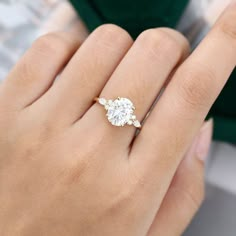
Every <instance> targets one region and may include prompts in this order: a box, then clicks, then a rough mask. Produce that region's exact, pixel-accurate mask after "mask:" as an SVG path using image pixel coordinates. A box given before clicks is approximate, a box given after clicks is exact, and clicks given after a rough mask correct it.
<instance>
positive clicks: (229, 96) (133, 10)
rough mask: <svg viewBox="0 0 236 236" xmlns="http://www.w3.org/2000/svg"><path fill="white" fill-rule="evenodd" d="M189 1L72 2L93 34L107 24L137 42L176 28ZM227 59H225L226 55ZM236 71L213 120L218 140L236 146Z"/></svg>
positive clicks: (214, 109) (215, 110) (74, 0)
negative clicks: (162, 28) (146, 34)
mask: <svg viewBox="0 0 236 236" xmlns="http://www.w3.org/2000/svg"><path fill="white" fill-rule="evenodd" d="M188 1H189V0H146V1H144V0H116V1H112V0H91V1H87V0H71V2H72V4H73V6H74V7H75V9H76V10H77V11H78V12H79V15H80V17H81V18H82V19H83V21H84V22H85V23H86V25H87V27H88V29H89V30H90V31H92V30H93V29H95V28H96V27H97V26H99V25H101V24H104V23H114V24H117V25H119V26H121V27H123V28H124V29H126V30H127V31H128V32H129V33H130V34H131V35H132V36H133V38H136V37H137V36H138V35H139V34H140V33H141V32H142V31H143V30H145V29H148V28H153V27H160V26H165V27H171V28H175V27H176V25H177V23H178V20H179V19H180V17H181V15H182V13H183V11H184V9H185V7H186V5H187V4H188ZM222 56H223V55H222ZM235 93H236V71H234V73H233V74H232V76H231V77H230V79H229V80H228V82H227V84H226V86H225V88H224V89H223V91H222V92H221V94H220V96H219V98H218V99H217V101H216V102H215V104H214V105H213V107H212V109H211V111H210V113H209V115H208V116H209V117H211V116H213V117H214V122H215V129H214V139H215V140H223V141H227V142H232V143H236V104H235V103H236V94H235Z"/></svg>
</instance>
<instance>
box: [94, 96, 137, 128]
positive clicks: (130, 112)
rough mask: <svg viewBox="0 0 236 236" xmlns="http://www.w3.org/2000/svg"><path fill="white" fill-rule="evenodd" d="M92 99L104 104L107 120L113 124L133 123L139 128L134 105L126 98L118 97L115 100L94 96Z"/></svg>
mask: <svg viewBox="0 0 236 236" xmlns="http://www.w3.org/2000/svg"><path fill="white" fill-rule="evenodd" d="M94 101H96V102H98V103H99V104H100V105H102V106H104V108H105V110H106V111H107V114H106V116H107V118H108V121H109V122H110V123H111V124H112V125H114V126H124V125H126V124H127V125H133V126H135V127H136V128H138V129H140V128H141V124H140V122H139V121H138V120H137V119H136V116H135V115H134V110H135V107H134V105H133V103H132V102H131V101H130V100H129V99H128V98H121V97H118V98H117V99H115V100H111V99H109V100H107V99H105V98H98V97H96V98H95V99H94Z"/></svg>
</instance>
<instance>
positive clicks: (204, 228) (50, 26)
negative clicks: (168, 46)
mask: <svg viewBox="0 0 236 236" xmlns="http://www.w3.org/2000/svg"><path fill="white" fill-rule="evenodd" d="M78 2H79V0H78ZM229 2H230V1H228V0H191V1H190V2H188V4H187V7H186V8H185V10H184V12H183V14H182V15H181V18H180V20H179V22H178V24H177V26H176V27H177V29H178V30H180V31H181V32H182V33H184V34H185V36H186V37H187V38H188V39H189V40H190V42H191V45H192V47H193V48H194V47H195V46H196V45H197V44H198V43H199V41H200V40H201V39H202V38H203V37H204V36H205V35H206V33H207V32H208V31H209V29H210V28H211V26H212V25H213V24H214V22H215V20H216V19H217V17H218V16H219V14H220V13H221V12H222V11H223V9H224V8H225V6H226V5H227V4H228V3H229ZM77 10H78V9H77ZM57 30H64V31H67V30H70V31H75V32H77V33H78V38H80V39H81V41H82V40H83V39H85V38H86V36H87V35H88V30H87V29H86V26H85V24H84V23H83V21H82V19H81V18H80V14H78V13H77V11H76V10H75V9H74V8H73V6H72V5H71V3H70V2H69V1H67V0H34V1H30V0H0V82H1V81H2V80H4V79H5V77H6V75H7V74H8V72H9V70H10V69H11V68H12V66H13V65H14V64H15V63H16V62H17V60H18V59H19V57H20V56H21V55H22V54H23V53H24V52H25V51H26V49H27V48H29V47H30V45H31V44H32V42H33V41H34V40H35V39H36V38H37V37H38V36H40V35H43V34H45V33H47V32H51V31H57ZM206 183H207V184H206V192H207V193H206V200H205V202H204V204H203V206H202V207H201V209H200V211H199V212H198V214H197V215H196V217H195V219H194V220H193V222H192V224H191V225H190V226H189V228H188V229H187V231H186V232H185V234H184V235H185V236H236V145H234V144H233V143H231V144H229V143H227V142H219V141H218V142H216V141H214V142H213V145H212V148H211V153H210V155H209V158H208V163H207V170H206Z"/></svg>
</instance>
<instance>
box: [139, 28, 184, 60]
mask: <svg viewBox="0 0 236 236" xmlns="http://www.w3.org/2000/svg"><path fill="white" fill-rule="evenodd" d="M137 41H138V42H139V44H140V45H141V47H144V48H145V50H147V53H148V54H149V56H151V57H154V59H156V58H157V57H158V58H159V57H160V55H161V56H165V57H168V56H169V58H170V59H171V57H173V53H175V55H177V56H180V55H181V54H182V47H181V45H180V44H179V43H178V42H177V41H176V40H175V39H174V37H172V36H170V35H169V34H168V33H166V32H165V31H164V30H161V29H148V30H145V31H143V32H142V33H141V34H140V35H139V37H138V39H137ZM172 60H173V59H172Z"/></svg>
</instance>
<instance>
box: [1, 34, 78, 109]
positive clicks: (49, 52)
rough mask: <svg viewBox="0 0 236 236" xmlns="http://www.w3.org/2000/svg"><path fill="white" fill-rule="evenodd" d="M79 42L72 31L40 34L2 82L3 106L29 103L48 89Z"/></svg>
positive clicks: (20, 105) (22, 105)
mask: <svg viewBox="0 0 236 236" xmlns="http://www.w3.org/2000/svg"><path fill="white" fill-rule="evenodd" d="M79 44H80V42H79V41H78V40H77V37H76V34H71V33H65V32H56V33H50V34H47V35H44V36H41V37H40V38H39V39H37V40H36V41H35V42H34V43H33V45H32V47H31V48H30V49H29V50H28V51H27V52H26V53H25V55H24V56H23V57H22V59H20V61H19V62H18V63H17V64H16V66H15V67H14V68H13V70H12V71H11V72H10V74H9V76H8V78H7V79H6V80H5V81H4V83H3V84H2V86H1V88H0V90H1V93H0V100H2V101H3V102H4V104H5V106H6V107H14V108H17V109H20V108H23V107H26V106H28V105H30V104H32V103H33V102H34V101H35V100H37V99H38V98H39V97H40V96H41V95H42V94H44V92H45V91H46V90H48V88H49V87H50V86H51V84H52V83H53V81H54V79H55V77H56V76H57V75H58V73H59V72H60V71H61V70H62V68H63V67H64V65H65V64H66V63H67V62H68V60H69V59H70V58H71V56H72V55H73V53H74V52H75V51H76V50H77V48H78V46H79ZM1 98H2V99H1Z"/></svg>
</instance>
